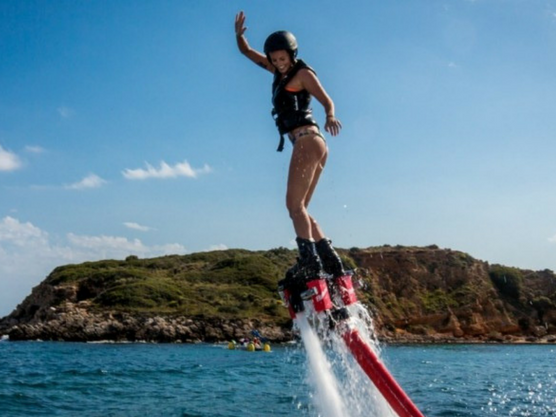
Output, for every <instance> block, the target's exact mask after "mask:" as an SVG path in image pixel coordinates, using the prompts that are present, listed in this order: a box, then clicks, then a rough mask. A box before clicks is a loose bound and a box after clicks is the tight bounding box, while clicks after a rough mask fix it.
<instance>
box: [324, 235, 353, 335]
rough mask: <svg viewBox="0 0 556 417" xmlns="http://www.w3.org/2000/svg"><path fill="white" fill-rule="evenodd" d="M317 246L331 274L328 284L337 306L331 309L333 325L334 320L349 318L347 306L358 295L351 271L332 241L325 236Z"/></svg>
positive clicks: (326, 270) (326, 269)
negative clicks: (345, 265) (349, 271)
mask: <svg viewBox="0 0 556 417" xmlns="http://www.w3.org/2000/svg"><path fill="white" fill-rule="evenodd" d="M315 247H316V249H317V253H318V254H319V257H320V258H321V260H322V264H323V268H324V271H325V272H326V273H327V274H329V275H330V277H329V282H328V284H329V290H330V294H331V299H332V302H333V304H334V306H335V308H334V309H333V310H332V311H331V314H332V317H331V318H332V320H331V325H333V323H334V322H337V321H340V320H343V319H347V318H348V312H347V309H346V308H345V307H346V306H348V305H350V304H353V303H355V302H356V301H357V297H356V295H355V291H354V289H353V283H352V279H351V273H347V272H346V271H345V269H344V265H343V263H342V259H341V258H340V256H339V255H338V253H337V252H336V251H335V250H334V247H333V246H332V241H331V240H330V239H328V238H323V239H321V240H319V241H318V242H317V243H316V244H315Z"/></svg>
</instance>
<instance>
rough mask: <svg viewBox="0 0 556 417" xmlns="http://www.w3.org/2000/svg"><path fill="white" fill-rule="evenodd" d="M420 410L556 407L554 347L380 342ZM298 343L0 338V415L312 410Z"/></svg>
mask: <svg viewBox="0 0 556 417" xmlns="http://www.w3.org/2000/svg"><path fill="white" fill-rule="evenodd" d="M382 356H383V359H384V361H385V362H386V364H387V366H388V367H389V369H390V371H391V372H392V374H394V376H395V377H396V378H397V380H398V381H399V382H400V384H401V385H402V386H403V388H404V389H405V390H406V392H407V393H408V394H409V395H410V396H411V397H412V399H413V401H414V402H415V403H416V404H417V406H418V407H419V408H420V409H421V410H422V411H423V413H424V414H425V415H426V416H429V417H432V416H450V417H456V416H478V417H482V416H556V366H555V365H556V346H548V345H520V346H507V345H458V346H386V347H383V350H382ZM306 363H307V362H306V357H305V353H304V351H303V349H302V348H301V347H288V348H286V347H273V352H272V353H263V352H246V351H229V350H227V349H226V347H225V346H221V345H220V346H215V345H164V344H81V343H54V342H44V343H41V342H6V341H4V342H0V416H2V417H16V416H17V417H20V416H21V417H23V416H25V417H28V416H64V417H67V416H102V417H109V416H141V417H143V416H182V417H232V416H233V417H237V416H311V417H316V416H317V415H318V413H317V411H316V408H315V406H314V404H313V393H312V392H311V387H310V385H309V384H308V382H307V377H306V372H308V371H307V366H306Z"/></svg>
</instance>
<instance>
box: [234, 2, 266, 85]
mask: <svg viewBox="0 0 556 417" xmlns="http://www.w3.org/2000/svg"><path fill="white" fill-rule="evenodd" d="M235 27H236V41H237V47H238V48H239V51H240V52H241V53H242V54H243V55H245V56H246V57H247V58H249V59H250V60H251V61H253V62H254V63H255V64H257V65H258V66H260V67H261V68H264V69H265V70H268V71H270V72H272V73H273V74H274V71H275V68H274V66H273V65H272V64H271V63H270V62H268V59H267V58H266V56H265V55H264V54H262V53H260V52H259V51H257V50H255V49H253V48H251V47H250V46H249V43H248V42H247V38H246V37H245V31H246V30H247V28H246V27H245V13H243V12H239V13H238V14H237V15H236V26H235Z"/></svg>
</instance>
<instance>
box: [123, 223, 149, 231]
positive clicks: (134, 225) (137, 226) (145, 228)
mask: <svg viewBox="0 0 556 417" xmlns="http://www.w3.org/2000/svg"><path fill="white" fill-rule="evenodd" d="M124 226H125V227H127V228H129V229H133V230H139V231H140V232H148V231H150V230H153V229H152V228H151V227H148V226H143V225H140V224H138V223H134V222H125V223H124Z"/></svg>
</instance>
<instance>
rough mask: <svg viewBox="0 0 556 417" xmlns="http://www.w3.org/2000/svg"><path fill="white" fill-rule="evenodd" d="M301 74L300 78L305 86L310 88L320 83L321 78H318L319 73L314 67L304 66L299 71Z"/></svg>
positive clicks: (298, 74)
mask: <svg viewBox="0 0 556 417" xmlns="http://www.w3.org/2000/svg"><path fill="white" fill-rule="evenodd" d="M297 76H299V80H300V81H301V83H302V84H303V87H305V88H306V89H308V90H310V89H311V87H315V86H317V85H320V82H319V79H318V78H317V74H315V72H314V71H313V70H312V69H309V68H302V69H300V70H299V72H298V73H297Z"/></svg>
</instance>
